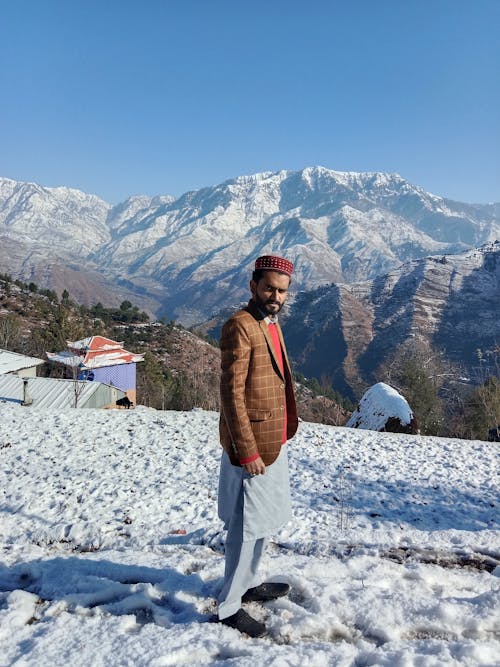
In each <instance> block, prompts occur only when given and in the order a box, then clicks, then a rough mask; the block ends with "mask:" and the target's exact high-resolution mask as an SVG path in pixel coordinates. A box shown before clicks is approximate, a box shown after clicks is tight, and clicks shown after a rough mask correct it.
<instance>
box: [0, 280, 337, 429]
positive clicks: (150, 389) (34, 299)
mask: <svg viewBox="0 0 500 667" xmlns="http://www.w3.org/2000/svg"><path fill="white" fill-rule="evenodd" d="M90 335H104V336H106V337H109V338H111V339H113V340H118V341H123V342H124V343H125V347H127V348H129V349H130V350H131V351H133V352H143V353H145V360H144V363H140V364H138V366H137V396H138V401H139V403H140V404H142V405H146V406H148V407H154V408H157V409H178V410H188V409H191V408H193V407H198V408H200V407H201V408H204V409H209V410H217V409H218V408H219V380H220V352H219V349H218V346H217V343H216V341H215V340H213V339H207V338H206V337H202V336H200V335H198V334H196V333H194V332H192V331H188V330H187V329H185V328H184V327H182V326H180V325H176V324H175V323H174V322H169V323H166V322H150V321H149V318H148V316H147V314H146V313H145V312H141V311H139V309H138V308H137V307H136V306H132V304H131V303H130V302H123V303H122V304H121V306H120V307H119V308H105V307H104V306H102V304H97V305H95V306H94V307H92V308H87V307H85V306H81V305H79V304H77V303H76V302H74V301H73V300H72V299H70V298H69V295H67V296H66V295H65V296H64V297H62V298H59V297H58V295H57V294H56V293H55V292H52V291H51V290H45V289H42V290H40V289H38V287H37V286H36V285H35V284H34V283H30V284H29V285H27V284H25V283H21V282H20V281H17V282H16V281H12V280H11V279H9V278H7V277H6V276H2V275H1V274H0V348H5V349H9V350H12V351H14V352H21V353H23V354H28V355H31V356H35V357H39V358H42V359H45V358H46V352H55V351H59V350H63V349H65V348H66V341H68V340H79V339H81V338H85V337H87V336H90ZM63 373H64V369H63V368H62V367H60V366H58V365H55V364H49V363H46V364H45V365H44V366H42V367H41V369H40V371H39V374H43V375H46V376H52V377H58V376H60V375H61V374H63ZM307 384H309V387H308V386H307ZM296 389H297V398H298V409H299V414H300V416H301V417H302V418H303V419H308V420H310V421H318V422H322V423H326V424H337V425H338V424H344V423H345V422H346V421H347V419H348V416H349V412H347V411H346V410H344V409H343V408H342V407H340V406H339V405H338V400H337V401H334V400H332V398H333V396H330V397H329V396H324V395H323V394H324V393H325V389H324V388H323V389H322V388H321V387H319V386H317V387H316V388H315V390H312V389H311V383H306V384H297V386H296ZM327 393H331V392H327ZM318 394H320V395H319V396H318ZM339 398H340V397H339Z"/></svg>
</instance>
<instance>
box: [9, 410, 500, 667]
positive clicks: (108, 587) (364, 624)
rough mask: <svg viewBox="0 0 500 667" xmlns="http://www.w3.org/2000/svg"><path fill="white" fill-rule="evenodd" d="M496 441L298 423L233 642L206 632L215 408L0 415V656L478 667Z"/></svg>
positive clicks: (42, 660) (494, 611) (491, 549)
mask: <svg viewBox="0 0 500 667" xmlns="http://www.w3.org/2000/svg"><path fill="white" fill-rule="evenodd" d="M499 447H500V446H499V444H498V443H485V442H474V441H472V442H470V441H469V442H468V441H460V440H450V439H446V440H444V439H438V438H420V437H417V436H404V435H391V434H380V433H374V432H371V431H359V430H353V429H347V428H335V427H327V426H321V425H314V424H309V423H302V424H301V425H300V428H299V432H298V434H297V436H296V437H295V438H294V439H293V440H292V441H291V442H290V445H289V456H290V469H291V484H292V507H293V519H292V521H291V522H290V523H289V524H287V525H286V526H284V527H283V528H282V530H281V531H280V532H279V533H278V534H276V535H275V536H273V538H272V540H271V543H270V546H269V548H268V556H267V559H266V561H265V563H264V565H263V571H262V574H263V577H264V578H265V579H273V578H276V577H277V578H278V579H279V580H282V581H287V582H289V583H290V585H291V587H292V591H291V593H290V595H289V596H288V597H287V598H284V599H281V600H277V601H275V602H270V603H267V604H265V605H258V604H257V603H252V605H251V607H250V611H251V612H252V613H253V614H255V615H256V616H258V617H259V618H264V619H265V621H266V624H267V626H268V627H269V635H268V636H267V637H265V638H263V639H258V640H250V639H248V638H245V637H243V636H241V635H239V634H238V632H237V631H235V630H232V629H231V628H228V627H226V626H222V625H220V624H218V623H213V622H210V621H211V620H212V617H213V614H214V611H215V597H216V595H217V592H218V590H219V588H220V586H221V582H222V575H223V548H222V543H223V534H222V525H221V522H220V521H219V519H218V518H217V515H216V495H217V474H218V460H219V457H220V451H221V450H220V445H219V443H218V432H217V414H216V413H210V412H204V411H200V410H195V411H189V412H159V411H155V410H148V409H144V408H143V409H140V408H138V409H136V410H133V411H112V412H109V411H97V410H69V411H67V412H56V411H47V412H42V411H37V410H34V409H30V408H22V407H20V406H9V405H5V404H2V403H0V460H1V462H2V465H1V466H0V489H1V493H2V508H1V509H2V521H1V522H0V549H1V552H2V555H1V564H0V643H1V645H2V655H1V656H0V664H2V665H12V664H32V665H35V664H36V665H37V666H39V667H59V666H60V667H63V666H64V667H66V665H68V664H69V665H106V666H107V667H114V666H116V667H118V666H120V667H121V666H122V665H125V664H132V663H133V664H134V666H135V667H141V666H143V665H144V666H146V665H148V666H149V665H169V664H170V665H192V666H193V667H194V666H198V665H219V664H223V663H224V664H229V663H230V664H232V665H236V666H238V667H249V666H250V665H263V664H290V665H298V664H302V665H305V664H311V665H312V664H315V665H339V666H340V665H352V664H358V665H361V664H364V665H386V666H389V665H390V666H392V665H396V664H401V665H403V664H405V665H410V664H415V665H416V664H419V665H425V666H429V667H430V666H431V665H443V666H447V665H449V666H453V667H457V666H458V665H460V666H461V667H463V666H465V667H477V666H478V665H494V664H496V661H497V657H498V655H499V654H500V635H499V628H498V618H499V616H500V606H499V605H500V597H499V596H498V576H499V574H500V565H499V564H500V533H499V529H500V523H499V512H498V484H499V478H498V474H499V470H498V464H497V462H498V460H499V459H500V449H499Z"/></svg>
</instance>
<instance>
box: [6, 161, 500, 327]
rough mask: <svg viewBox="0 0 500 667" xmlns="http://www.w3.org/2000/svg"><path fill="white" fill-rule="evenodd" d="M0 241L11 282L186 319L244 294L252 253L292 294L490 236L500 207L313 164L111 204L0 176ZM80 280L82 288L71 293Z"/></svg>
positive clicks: (499, 221) (498, 223)
mask: <svg viewBox="0 0 500 667" xmlns="http://www.w3.org/2000/svg"><path fill="white" fill-rule="evenodd" d="M0 237H1V238H2V244H1V245H2V248H1V250H0V253H1V255H0V258H1V260H2V264H3V266H5V267H6V268H5V270H6V271H9V272H10V273H11V275H13V276H15V277H20V278H23V279H27V278H29V279H35V278H37V280H38V281H39V282H40V284H41V285H42V286H48V287H54V284H52V285H51V284H47V283H50V281H52V282H53V283H54V282H55V279H54V276H55V275H59V276H61V273H62V277H60V278H59V284H60V283H61V281H63V280H66V281H70V282H69V284H65V285H64V286H65V287H66V288H67V289H68V290H69V292H70V293H71V294H72V295H73V296H74V297H75V298H77V299H78V298H82V297H83V298H84V299H85V300H89V298H91V297H92V296H93V295H95V293H96V288H95V285H96V283H99V281H101V288H104V289H105V290H106V289H107V291H108V294H109V295H110V296H113V293H114V290H115V289H116V288H117V286H118V287H119V288H120V290H121V294H123V290H124V289H127V290H128V291H129V293H130V295H131V296H132V298H134V299H135V302H136V303H138V305H141V306H142V307H145V306H146V307H148V308H149V309H150V310H153V311H155V312H156V313H157V314H165V315H166V316H167V317H174V318H176V319H178V320H180V321H181V322H183V323H185V324H192V323H195V322H200V321H203V320H206V319H207V318H208V317H210V315H211V314H212V313H213V312H216V311H217V310H219V309H220V308H222V307H225V306H227V305H228V304H234V303H238V302H239V301H240V300H244V299H246V298H247V294H248V277H249V273H250V270H251V267H252V264H253V260H254V259H255V257H256V256H257V255H259V254H263V253H267V252H276V253H280V254H283V255H286V256H287V257H289V258H290V259H291V260H293V261H294V263H295V266H296V272H295V274H294V289H296V290H303V289H313V288H316V287H319V286H321V285H325V284H329V283H332V282H342V283H346V282H347V283H350V282H356V281H360V280H367V279H373V278H375V277H376V276H378V275H381V274H385V273H387V272H388V271H390V270H391V269H393V268H395V267H397V266H399V265H400V264H401V263H402V262H404V261H407V260H411V259H416V258H420V257H424V256H427V255H435V254H437V253H442V254H454V253H458V252H461V251H463V250H465V249H468V248H471V247H474V246H478V245H481V244H483V243H485V242H488V241H493V240H495V239H496V238H500V212H499V207H498V206H497V205H490V206H487V205H470V204H461V203H457V202H452V201H449V200H445V199H443V198H441V197H437V196H435V195H432V194H429V193H427V192H425V191H424V190H423V189H422V188H419V187H417V186H414V185H412V184H411V183H409V182H408V181H406V180H405V179H403V178H402V177H401V176H399V175H397V174H383V173H351V172H337V171H332V170H329V169H325V168H323V167H313V168H306V169H303V170H302V171H297V172H294V171H280V172H265V173H261V174H255V175H252V176H241V177H238V178H235V179H232V180H229V181H226V182H225V183H222V184H220V185H216V186H213V187H207V188H203V189H201V190H197V191H193V192H188V193H186V194H184V195H182V196H181V197H179V198H177V199H174V198H172V197H169V196H161V197H154V198H150V197H145V196H137V197H131V198H129V199H128V200H127V201H126V202H123V203H121V204H118V205H116V206H111V205H109V204H107V203H106V202H104V201H102V200H101V199H99V198H97V197H94V196H91V195H85V194H83V193H80V192H78V191H76V190H70V189H68V188H42V187H41V186H37V185H34V184H27V183H16V182H14V181H10V180H7V179H0ZM48 266H50V267H51V270H50V271H49V270H48V269H47V267H48ZM68 267H70V268H71V269H72V270H73V271H75V272H77V274H78V275H77V277H78V280H76V279H74V280H73V281H72V282H71V279H72V276H71V275H70V274H68ZM63 269H64V270H63ZM87 272H90V275H91V277H92V281H93V283H92V284H93V287H92V289H89V288H88V286H87V287H86V289H84V287H83V286H84V283H85V276H86V275H87ZM100 298H101V300H103V299H102V297H100ZM147 299H149V300H148V301H147V303H145V300H147ZM94 300H96V299H94Z"/></svg>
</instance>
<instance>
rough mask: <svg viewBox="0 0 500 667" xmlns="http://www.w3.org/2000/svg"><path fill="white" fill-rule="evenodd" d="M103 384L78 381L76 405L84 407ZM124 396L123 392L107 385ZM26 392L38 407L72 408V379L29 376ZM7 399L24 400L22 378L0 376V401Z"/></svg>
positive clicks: (73, 400)
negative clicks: (78, 392)
mask: <svg viewBox="0 0 500 667" xmlns="http://www.w3.org/2000/svg"><path fill="white" fill-rule="evenodd" d="M101 386H106V387H107V386H108V385H103V383H101V382H78V390H79V391H80V394H79V396H78V407H84V406H85V404H86V403H87V402H88V401H89V399H90V398H91V397H92V396H93V394H94V393H95V392H97V391H98V390H99V388H100V387H101ZM109 388H110V389H113V391H118V392H119V394H120V395H122V396H124V395H125V392H123V391H120V390H117V389H116V387H109ZM28 394H29V397H30V398H31V400H32V401H33V405H34V406H36V407H38V408H74V407H75V383H74V381H73V380H63V379H58V378H29V379H28ZM1 400H7V401H13V402H16V403H22V402H23V400H24V389H23V378H20V377H19V376H17V375H2V376H0V401H1Z"/></svg>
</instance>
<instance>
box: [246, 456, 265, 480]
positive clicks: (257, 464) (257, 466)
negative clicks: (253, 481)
mask: <svg viewBox="0 0 500 667" xmlns="http://www.w3.org/2000/svg"><path fill="white" fill-rule="evenodd" d="M243 467H244V468H245V470H246V471H247V472H248V473H250V475H263V474H264V473H265V472H266V466H265V464H264V461H263V460H262V459H261V458H260V456H259V458H258V459H255V461H251V462H250V463H245V464H244V465H243Z"/></svg>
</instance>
